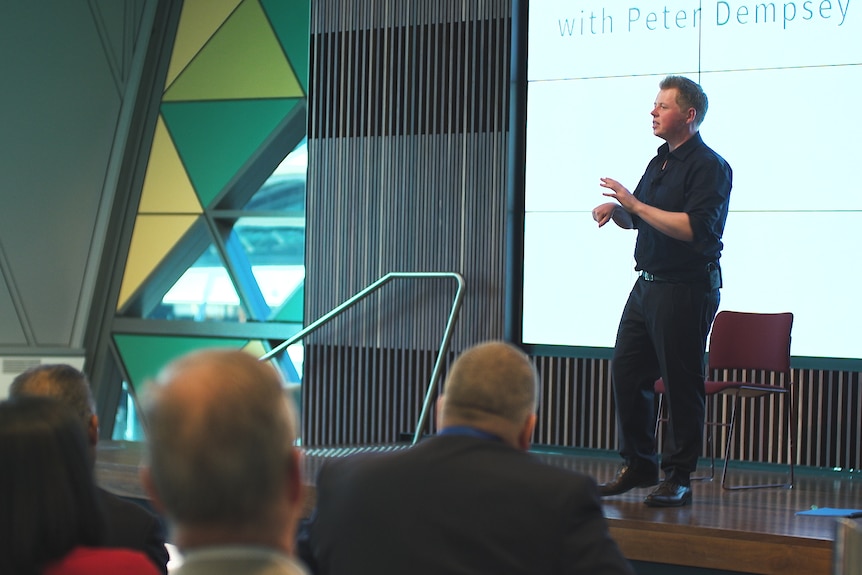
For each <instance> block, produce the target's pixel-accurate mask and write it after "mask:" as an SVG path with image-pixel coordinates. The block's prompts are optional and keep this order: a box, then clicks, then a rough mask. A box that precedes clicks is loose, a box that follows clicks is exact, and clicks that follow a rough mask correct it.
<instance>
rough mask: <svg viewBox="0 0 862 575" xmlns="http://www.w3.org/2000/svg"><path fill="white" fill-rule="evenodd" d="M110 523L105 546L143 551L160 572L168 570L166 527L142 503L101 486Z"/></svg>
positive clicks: (100, 490) (102, 499)
mask: <svg viewBox="0 0 862 575" xmlns="http://www.w3.org/2000/svg"><path fill="white" fill-rule="evenodd" d="M98 491H99V497H100V500H101V504H102V509H103V510H104V512H105V519H106V524H107V529H106V533H105V535H106V538H105V542H104V546H105V547H124V548H126V549H136V550H138V551H142V552H143V553H144V554H145V555H146V556H147V557H149V558H150V560H151V561H152V562H153V563H155V565H156V567H158V569H159V571H161V572H162V573H165V574H167V572H168V550H167V548H166V547H165V529H164V526H163V525H162V523H161V521H160V520H159V518H158V517H156V516H155V515H154V514H152V513H150V512H149V511H147V510H146V509H145V508H144V507H142V506H141V505H138V504H136V503H132V502H131V501H128V500H126V499H122V498H120V497H117V496H116V495H114V494H113V493H109V492H108V491H105V490H104V489H101V488H99V489H98Z"/></svg>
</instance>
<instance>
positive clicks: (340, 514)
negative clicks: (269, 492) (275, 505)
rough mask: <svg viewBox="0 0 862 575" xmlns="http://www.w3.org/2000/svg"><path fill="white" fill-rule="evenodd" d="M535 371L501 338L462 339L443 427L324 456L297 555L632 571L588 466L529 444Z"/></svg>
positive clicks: (356, 569)
mask: <svg viewBox="0 0 862 575" xmlns="http://www.w3.org/2000/svg"><path fill="white" fill-rule="evenodd" d="M537 395H538V377H537V374H536V372H535V369H534V367H533V365H532V363H531V362H530V360H529V358H528V357H527V356H526V355H524V354H523V353H522V352H521V351H519V350H518V349H516V348H515V347H513V346H511V345H509V344H506V343H503V342H486V343H483V344H480V345H478V346H475V347H473V348H471V349H468V350H467V351H465V352H464V353H463V354H462V355H461V356H460V357H459V358H458V359H457V360H456V361H455V363H454V364H453V365H452V367H451V370H450V372H449V375H448V377H447V380H446V382H445V386H444V390H443V395H442V396H441V398H440V400H439V401H438V404H437V416H438V429H439V432H438V433H437V435H436V436H434V437H430V438H428V439H425V440H424V441H421V442H420V443H418V444H417V445H416V446H414V447H411V448H409V449H405V450H403V451H396V452H387V453H384V454H379V453H378V454H371V455H367V454H362V455H355V456H350V457H346V458H343V459H340V460H334V461H333V462H331V463H328V464H326V465H324V466H323V468H322V469H321V471H320V473H319V476H318V479H317V507H316V510H315V512H314V515H313V517H312V520H311V522H310V524H309V525H308V531H307V532H305V531H304V532H303V534H302V536H301V537H300V545H301V548H302V552H301V557H303V558H305V559H306V560H307V562H308V563H309V565H310V567H311V568H312V570H313V571H315V572H317V573H319V574H321V575H347V574H350V575H371V574H374V575H390V574H391V575H403V574H405V573H409V574H410V575H425V574H427V575H441V574H446V573H471V574H473V575H481V574H488V575H499V574H500V573H506V574H507V575H516V574H529V575H542V574H584V575H586V574H589V575H611V574H614V575H616V574H631V573H633V571H632V568H631V566H630V565H629V563H628V562H627V561H626V559H625V558H624V557H623V556H622V554H621V553H620V551H619V549H618V547H617V545H616V543H615V542H614V541H613V539H611V537H610V534H609V531H608V526H607V523H606V521H605V518H604V516H603V514H602V508H601V504H600V502H599V497H598V488H597V486H596V484H595V482H594V480H593V479H592V478H590V477H588V476H586V475H583V474H580V473H575V472H572V471H568V470H565V469H562V468H557V467H553V466H551V465H548V464H546V463H543V462H542V461H540V460H539V459H538V458H536V457H535V456H533V455H531V454H529V453H528V452H527V451H528V449H529V446H530V441H531V437H532V434H533V428H534V426H535V423H536V415H535V411H536V407H537Z"/></svg>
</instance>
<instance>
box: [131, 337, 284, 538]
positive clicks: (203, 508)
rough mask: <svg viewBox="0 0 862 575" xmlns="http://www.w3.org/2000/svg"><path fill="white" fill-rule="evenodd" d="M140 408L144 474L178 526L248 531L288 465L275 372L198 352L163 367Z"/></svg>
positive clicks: (246, 360)
mask: <svg viewBox="0 0 862 575" xmlns="http://www.w3.org/2000/svg"><path fill="white" fill-rule="evenodd" d="M148 399H149V400H148V401H147V402H146V403H145V410H144V414H145V421H146V424H147V428H148V440H149V447H150V449H149V451H150V453H149V458H150V462H149V463H150V474H151V477H152V482H153V486H154V487H155V490H156V492H157V493H158V495H159V497H160V499H161V501H162V503H163V504H164V506H165V509H166V512H167V515H168V516H170V517H171V518H172V519H173V520H175V521H176V522H177V523H181V524H185V525H223V526H228V527H231V526H234V527H235V526H245V525H253V524H255V523H256V522H258V521H259V520H260V518H261V517H263V516H266V515H267V513H268V511H267V507H268V506H270V505H271V503H272V501H273V498H275V497H277V495H278V493H279V490H280V489H283V488H284V481H285V479H284V478H285V477H286V473H287V470H288V469H289V466H290V465H292V464H293V458H292V455H293V449H294V447H293V444H294V441H295V439H296V432H295V428H294V426H295V415H294V410H293V407H292V404H291V402H290V400H289V399H288V397H287V396H286V394H285V392H284V388H283V386H282V380H281V378H280V377H279V375H278V373H277V372H276V371H275V369H274V368H273V367H272V366H271V365H269V364H268V363H264V362H261V361H259V360H258V359H256V358H255V357H253V356H251V355H250V354H248V353H245V352H242V351H236V350H223V349H222V350H205V351H200V352H194V353H192V354H189V355H186V356H184V357H182V358H180V359H179V360H176V361H174V362H173V363H171V364H169V365H168V366H167V367H166V368H165V369H164V370H163V371H162V372H161V374H160V375H159V376H158V378H157V379H156V381H155V382H153V384H152V389H151V397H149V398H148Z"/></svg>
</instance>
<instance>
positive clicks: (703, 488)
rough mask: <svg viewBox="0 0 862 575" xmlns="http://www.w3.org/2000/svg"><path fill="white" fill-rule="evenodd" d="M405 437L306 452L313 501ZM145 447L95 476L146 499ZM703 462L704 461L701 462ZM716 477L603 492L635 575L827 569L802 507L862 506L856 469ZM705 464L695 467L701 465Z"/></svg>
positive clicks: (122, 446) (589, 458) (612, 462)
mask: <svg viewBox="0 0 862 575" xmlns="http://www.w3.org/2000/svg"><path fill="white" fill-rule="evenodd" d="M404 448H406V446H405V445H392V446H366V447H344V448H309V449H307V450H306V456H305V462H306V479H307V482H308V486H309V489H308V498H307V501H306V509H305V511H306V513H310V511H311V509H312V508H313V506H314V495H315V491H314V477H315V475H316V472H317V470H318V469H319V468H320V466H321V465H323V464H324V463H325V462H326V461H327V460H328V459H331V458H337V457H344V456H347V455H350V454H353V453H357V452H362V451H392V450H399V449H404ZM534 452H535V454H536V455H537V456H538V457H540V458H542V459H544V460H545V461H547V462H548V463H550V464H552V465H557V466H560V467H565V468H568V469H572V470H576V471H580V472H583V473H586V474H588V475H591V476H593V477H594V478H595V479H596V480H597V481H599V482H602V481H606V480H608V479H610V478H612V477H613V475H614V473H615V472H616V468H617V466H618V464H619V458H618V457H617V456H616V454H613V453H607V452H599V451H594V450H563V449H555V448H553V447H536V448H535V449H534ZM142 454H143V448H142V446H141V445H140V444H137V443H125V442H103V443H101V444H100V447H99V454H98V458H97V478H98V480H99V482H100V483H101V484H102V485H103V486H104V487H105V488H107V489H109V490H111V491H114V492H116V493H118V494H120V495H124V496H127V497H131V498H138V499H141V498H144V494H143V493H142V491H141V488H140V482H139V479H138V471H137V469H138V465H139V464H140V461H141V460H142ZM707 464H708V462H707ZM716 465H718V466H719V467H718V469H716V478H715V479H714V480H712V481H696V482H694V483H693V487H692V490H693V504H692V505H690V506H686V507H682V508H671V509H660V508H650V507H647V506H645V505H643V503H642V501H643V498H644V496H645V495H646V494H647V493H648V492H649V490H648V489H636V490H633V491H631V492H629V493H626V494H623V495H618V496H614V497H608V498H605V499H604V500H603V506H604V510H605V516H606V517H607V518H608V523H609V525H610V529H611V534H612V536H613V537H614V538H615V539H616V541H617V543H618V544H619V546H620V548H621V549H622V551H623V553H624V554H625V556H626V557H628V558H629V559H630V560H631V561H632V562H633V564H634V566H635V569H636V570H637V572H638V574H639V575H652V574H658V573H663V574H665V575H676V574H692V575H696V574H703V575H707V574H708V575H720V574H724V573H756V574H764V575H773V574H775V575H779V574H780V575H794V574H799V575H830V574H831V572H832V570H831V565H832V544H833V541H834V537H835V519H834V518H833V517H825V516H808V515H798V514H797V512H800V511H807V510H811V509H813V508H817V509H821V510H822V509H824V508H832V509H862V473H860V472H858V471H857V472H850V471H833V470H821V469H811V468H797V470H796V482H795V486H794V487H793V489H784V488H767V489H754V490H746V491H726V490H723V489H722V488H721V486H720V473H721V468H720V462H718V461H716ZM704 470H705V468H702V469H701V470H700V471H704ZM785 471H786V467H785V466H780V467H778V466H754V465H752V464H743V463H732V464H731V471H730V473H731V474H732V475H731V476H730V479H732V480H733V483H745V484H759V483H775V482H780V481H783V478H784V477H785V476H786V473H784V472H785Z"/></svg>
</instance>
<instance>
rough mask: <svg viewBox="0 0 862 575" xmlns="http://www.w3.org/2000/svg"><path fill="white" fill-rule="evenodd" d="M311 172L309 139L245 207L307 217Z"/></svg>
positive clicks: (271, 176)
mask: <svg viewBox="0 0 862 575" xmlns="http://www.w3.org/2000/svg"><path fill="white" fill-rule="evenodd" d="M307 172H308V147H307V139H306V138H302V140H301V141H300V142H299V144H297V146H296V148H294V149H293V151H291V152H290V153H289V154H288V155H287V156H286V157H285V158H284V160H282V161H281V163H280V164H279V165H278V167H277V168H275V170H273V172H272V175H270V176H269V178H267V180H266V181H265V182H264V183H263V185H262V186H261V187H260V189H258V191H257V192H255V193H254V195H253V196H252V197H251V199H250V200H249V201H248V203H247V204H246V205H245V207H244V208H243V209H244V210H246V211H251V210H255V211H278V212H286V213H288V214H290V215H292V216H301V217H302V218H303V219H304V218H305V182H306V174H307Z"/></svg>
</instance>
